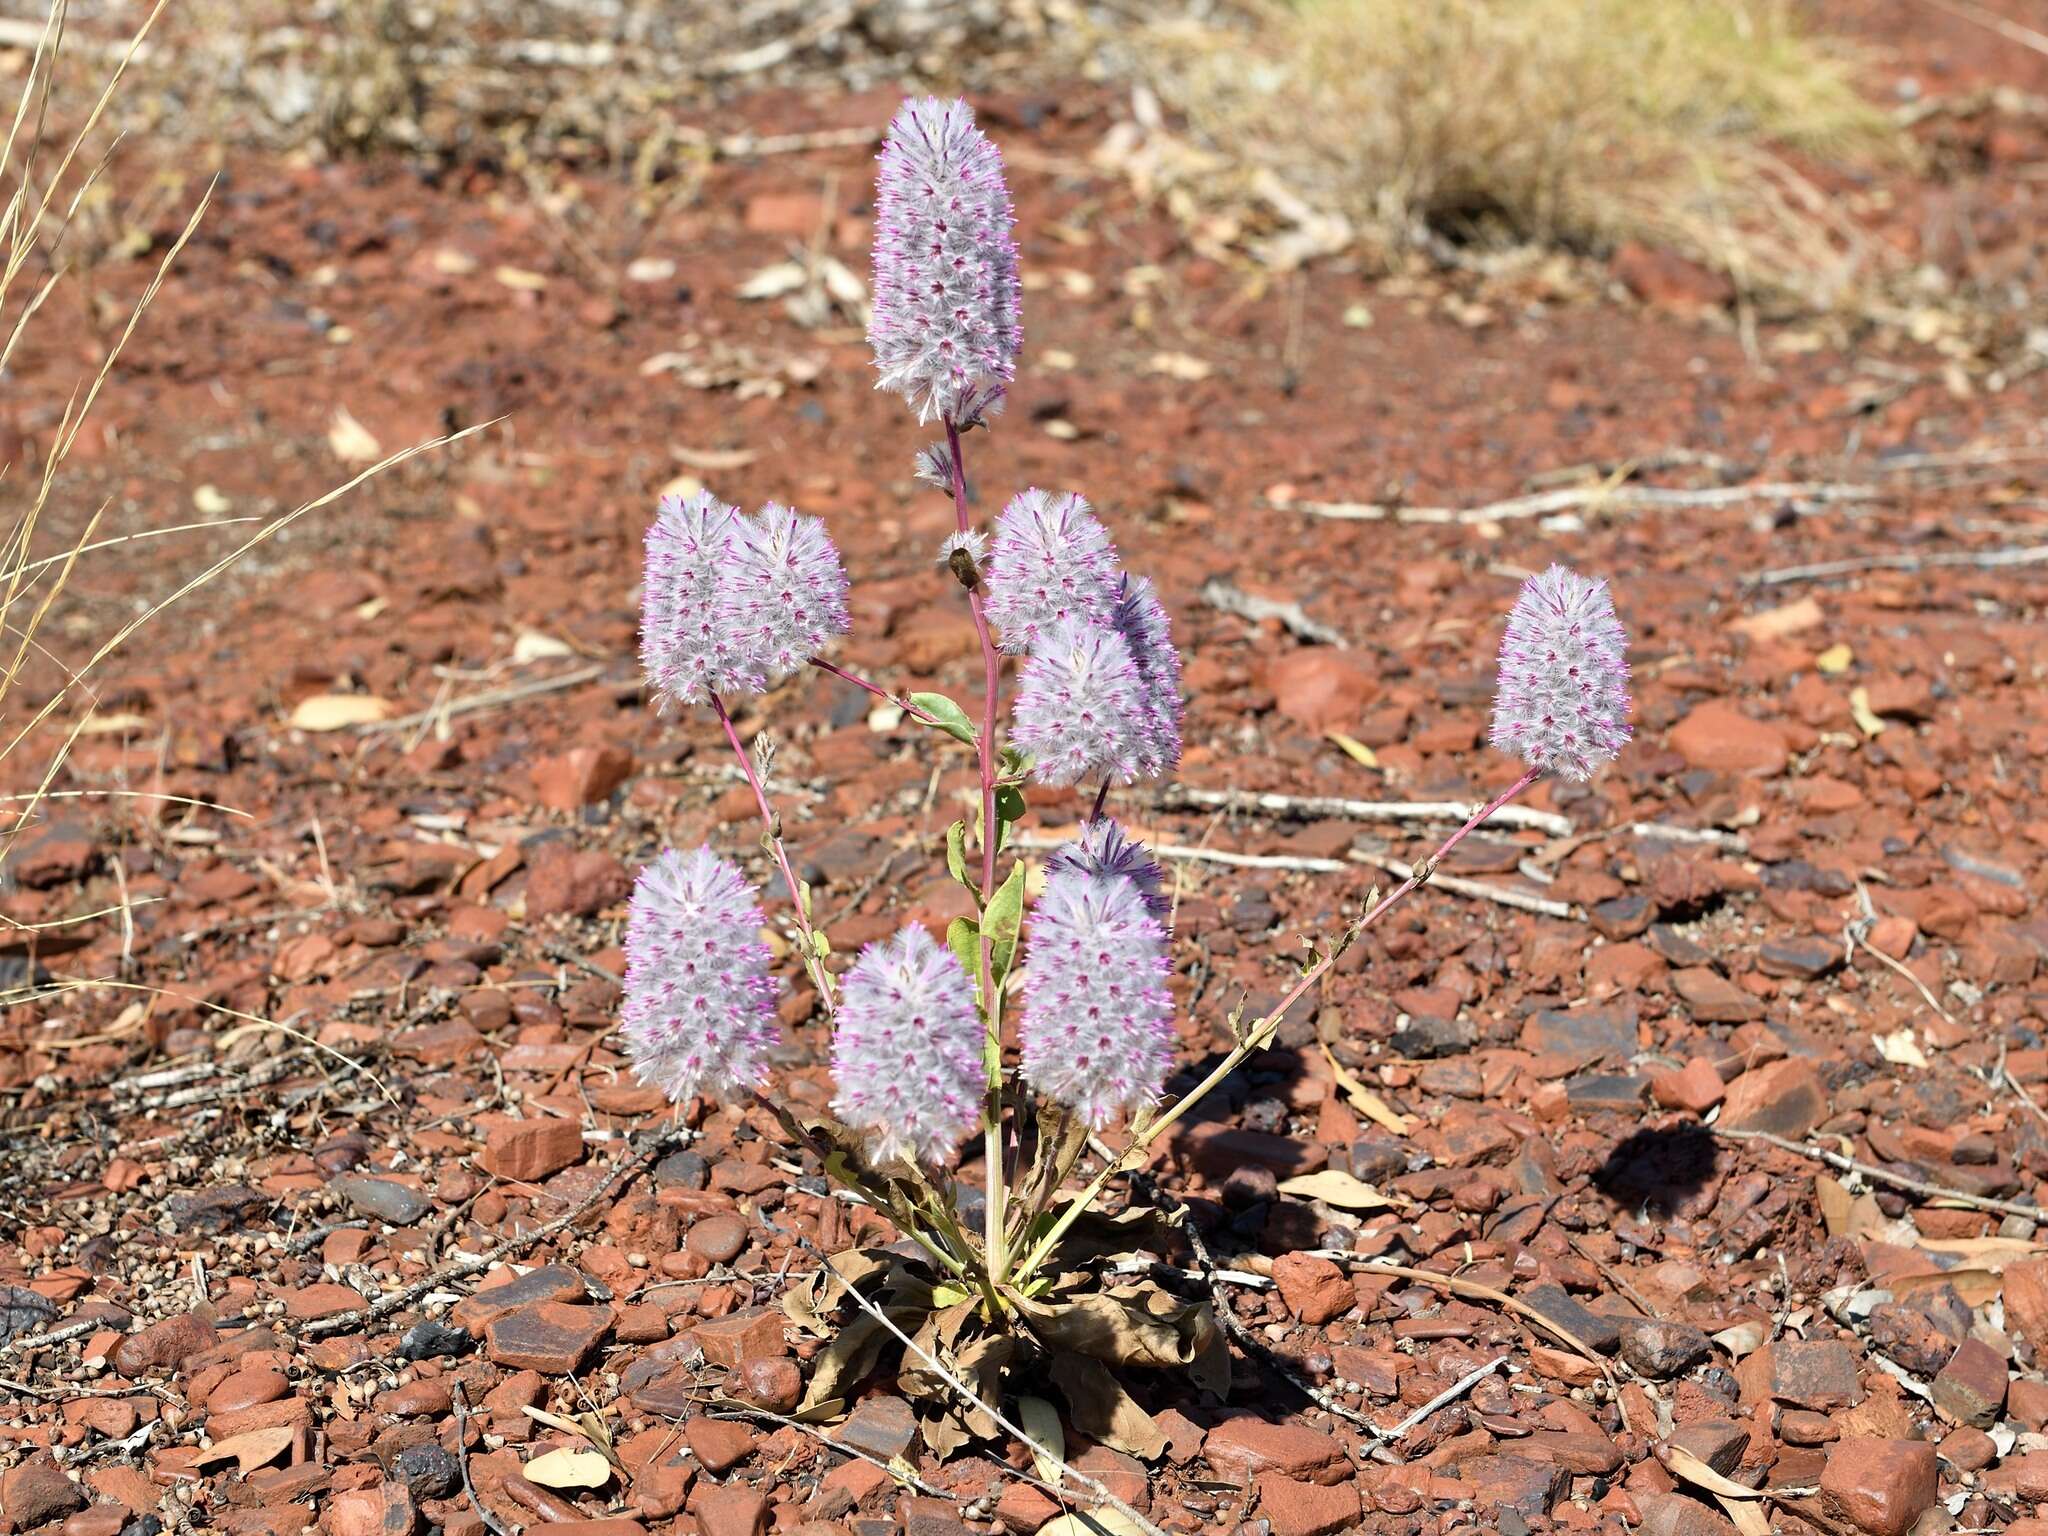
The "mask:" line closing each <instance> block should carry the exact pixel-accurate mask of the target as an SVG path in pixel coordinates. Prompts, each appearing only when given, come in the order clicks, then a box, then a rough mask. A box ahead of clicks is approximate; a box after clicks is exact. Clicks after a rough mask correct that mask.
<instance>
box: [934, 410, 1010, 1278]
mask: <svg viewBox="0 0 2048 1536" xmlns="http://www.w3.org/2000/svg"><path fill="white" fill-rule="evenodd" d="M946 446H947V447H948V448H949V449H950V450H951V452H952V459H953V519H954V524H955V526H956V527H957V528H958V530H959V531H960V532H961V533H966V532H968V531H969V523H968V516H967V465H966V461H965V460H964V459H963V458H962V457H961V450H960V428H959V426H958V425H957V424H956V423H955V422H954V421H952V420H951V419H950V418H948V420H947V422H946ZM981 598H982V594H981V590H980V588H978V587H976V588H972V589H970V590H969V591H968V594H967V606H968V609H969V610H970V611H971V612H972V613H973V615H974V633H975V635H976V637H977V638H979V640H980V641H981V664H982V672H983V687H982V699H981V737H980V740H979V741H978V742H976V744H975V750H976V755H977V757H978V758H979V760H980V761H979V766H980V769H981V909H982V911H983V912H984V913H986V912H987V910H988V904H989V902H990V901H991V900H992V899H993V898H994V896H995V893H996V839H997V836H998V832H997V828H998V827H999V826H1000V823H999V822H998V821H997V820H996V767H995V764H996V758H995V751H996V715H997V712H998V710H999V708H1000V706H1001V698H1002V682H1003V658H1002V653H1001V652H999V651H998V650H997V649H996V639H995V635H994V634H993V633H992V632H991V631H990V629H989V624H988V615H987V613H986V612H984V611H983V608H982V601H981ZM980 969H981V976H980V981H981V1004H982V1016H983V1018H984V1020H985V1021H986V1023H987V1026H988V1030H987V1034H986V1036H985V1037H984V1039H983V1042H982V1064H983V1067H984V1069H985V1071H986V1074H987V1081H988V1088H987V1101H986V1103H985V1104H984V1105H983V1107H982V1157H983V1160H984V1162H985V1163H986V1164H987V1171H986V1172H987V1177H986V1201H987V1208H986V1210H985V1211H984V1212H983V1224H982V1250H983V1251H982V1262H983V1263H984V1264H985V1265H986V1266H987V1268H988V1273H989V1276H990V1277H991V1279H992V1280H993V1281H994V1282H995V1283H996V1284H998V1285H1000V1284H1001V1283H1002V1281H1003V1278H1004V1276H1005V1275H1006V1273H1007V1272H1008V1270H1009V1267H1010V1255H1009V1239H1008V1234H1007V1231H1006V1226H1007V1221H1008V1212H1007V1211H1006V1210H1005V1208H1004V1206H1005V1198H1004V1197H1005V1196H1006V1194H1007V1193H1008V1186H1007V1185H1006V1184H1005V1183H1004V1180H1003V1022H1002V1020H1003V1000H1002V998H1001V996H1000V995H998V993H997V990H996V986H995V957H994V951H993V946H992V945H991V943H990V941H989V936H988V934H987V933H986V932H983V934H982V935H981V966H980Z"/></svg>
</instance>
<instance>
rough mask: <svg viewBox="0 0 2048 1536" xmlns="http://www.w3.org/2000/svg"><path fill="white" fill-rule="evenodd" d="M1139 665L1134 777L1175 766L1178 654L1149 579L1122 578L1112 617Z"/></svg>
mask: <svg viewBox="0 0 2048 1536" xmlns="http://www.w3.org/2000/svg"><path fill="white" fill-rule="evenodd" d="M1111 622H1112V623H1113V624H1114V625H1115V626H1116V632H1117V633H1118V634H1120V635H1122V636H1123V637H1124V644H1125V645H1127V646H1129V647H1130V650H1131V663H1132V665H1133V666H1135V667H1136V668H1137V669H1138V741H1139V750H1138V762H1137V768H1138V777H1139V778H1141V779H1156V778H1158V777H1160V775H1162V774H1167V773H1171V772H1173V770H1174V769H1176V768H1178V767H1179V766H1180V722H1181V713H1182V704H1181V697H1180V652H1178V651H1176V650H1175V649H1174V648H1173V621H1172V620H1171V619H1169V618H1168V617H1167V614H1166V606H1165V605H1164V604H1163V603H1161V602H1160V601H1159V593H1158V591H1157V590H1156V589H1155V588H1154V587H1153V585H1152V581H1151V578H1150V577H1146V576H1125V577H1124V578H1123V581H1122V584H1121V586H1120V587H1119V588H1118V591H1117V599H1116V609H1115V613H1114V615H1113V617H1112V619H1111Z"/></svg>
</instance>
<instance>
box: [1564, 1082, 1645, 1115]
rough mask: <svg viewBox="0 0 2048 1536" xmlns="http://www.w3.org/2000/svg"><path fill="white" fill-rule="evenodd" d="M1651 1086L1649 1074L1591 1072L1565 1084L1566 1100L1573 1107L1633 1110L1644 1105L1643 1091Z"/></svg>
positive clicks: (1630, 1111)
mask: <svg viewBox="0 0 2048 1536" xmlns="http://www.w3.org/2000/svg"><path fill="white" fill-rule="evenodd" d="M1649 1090H1650V1080H1649V1079H1648V1078H1647V1077H1635V1076H1623V1075H1621V1074H1618V1073H1613V1072H1595V1073H1589V1074H1586V1075H1584V1076H1581V1077H1575V1078H1573V1079H1572V1080H1571V1081H1570V1082H1568V1083H1566V1084H1565V1085H1564V1095H1565V1102H1566V1103H1567V1104H1569V1105H1571V1107H1572V1108H1573V1109H1613V1110H1622V1111H1626V1112H1628V1113H1631V1114H1633V1113H1635V1112H1636V1111H1639V1110H1640V1109H1641V1108H1642V1107H1643V1095H1644V1094H1646V1093H1648V1092H1649Z"/></svg>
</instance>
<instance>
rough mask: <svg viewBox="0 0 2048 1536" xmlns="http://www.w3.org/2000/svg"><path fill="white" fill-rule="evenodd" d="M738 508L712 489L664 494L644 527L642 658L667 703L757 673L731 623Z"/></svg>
mask: <svg viewBox="0 0 2048 1536" xmlns="http://www.w3.org/2000/svg"><path fill="white" fill-rule="evenodd" d="M738 521H739V509H738V508H737V507H730V506H727V505H726V504H725V503H724V502H722V501H720V500H719V499H718V498H717V497H716V496H713V495H712V494H710V492H708V491H699V492H698V493H697V494H696V495H694V496H692V497H691V498H690V499H689V500H688V501H685V500H683V499H682V498H681V497H680V496H664V497H663V498H662V499H661V505H660V507H659V508H658V509H657V511H656V513H655V518H654V523H653V526H651V527H650V528H649V529H648V530H647V561H646V567H645V570H644V572H643V575H642V579H641V585H640V661H641V664H642V666H644V667H645V668H646V671H647V681H648V683H649V685H650V686H651V687H653V689H654V690H655V692H656V694H657V695H658V696H659V698H660V700H661V702H662V704H663V705H667V704H670V703H677V704H690V703H695V702H697V701H699V700H702V699H704V698H706V697H707V696H708V695H710V694H712V693H714V692H728V691H732V690H735V689H741V688H744V687H746V686H747V679H748V676H749V674H750V673H751V672H752V670H753V668H751V667H750V666H749V665H748V663H747V659H746V657H745V654H744V650H743V647H742V646H741V645H740V643H739V636H738V634H737V633H736V632H735V630H734V627H733V625H732V624H731V622H730V618H729V614H728V605H727V602H726V596H727V593H728V590H729V573H730V563H731V554H730V551H731V544H732V538H733V530H734V527H735V525H736V524H737V522H738Z"/></svg>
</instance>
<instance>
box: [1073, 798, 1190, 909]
mask: <svg viewBox="0 0 2048 1536" xmlns="http://www.w3.org/2000/svg"><path fill="white" fill-rule="evenodd" d="M1060 870H1072V871H1073V872H1074V873H1076V874H1082V875H1119V876H1121V877H1123V878H1124V879H1126V880H1129V881H1130V882H1131V883H1132V884H1133V885H1135V886H1137V888H1138V894H1139V895H1140V896H1142V897H1144V899H1145V910H1146V911H1148V912H1150V913H1151V914H1152V915H1153V916H1154V917H1156V918H1158V919H1159V921H1160V922H1161V923H1164V922H1165V921H1166V919H1167V915H1168V914H1169V913H1170V912H1172V910H1173V902H1172V901H1171V899H1169V898H1168V896H1167V895H1166V890H1165V886H1166V872H1165V871H1164V870H1162V869H1161V868H1160V867H1159V861H1158V860H1157V859H1155V858H1153V857H1152V850H1151V849H1149V848H1147V847H1146V846H1145V845H1144V844H1143V843H1141V842H1139V841H1138V840H1137V839H1135V838H1133V837H1132V836H1131V835H1130V834H1129V833H1127V832H1125V831H1124V829H1123V826H1122V824H1121V823H1120V822H1118V821H1117V820H1116V818H1115V817H1113V816H1099V817H1097V818H1096V819H1095V820H1093V821H1090V822H1087V823H1085V824H1084V825H1083V826H1082V828H1081V835H1080V836H1079V837H1077V838H1075V839H1074V840H1073V841H1072V842H1071V843H1068V844H1067V845H1066V846H1065V847H1063V848H1061V849H1060V850H1059V852H1057V853H1055V854H1054V855H1053V856H1052V857H1051V858H1050V859H1048V860H1046V865H1045V871H1046V875H1047V878H1050V877H1051V876H1052V875H1053V874H1055V873H1056V872H1058V871H1060Z"/></svg>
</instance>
